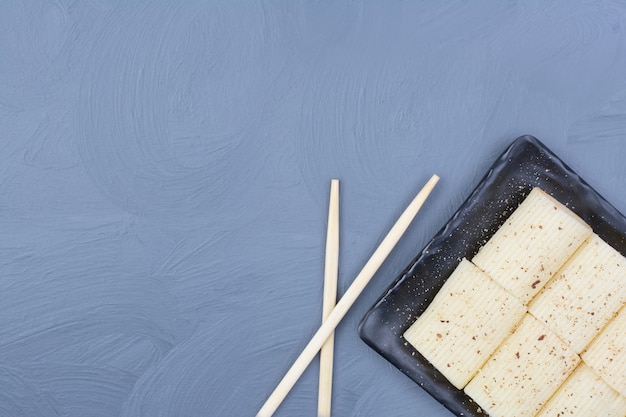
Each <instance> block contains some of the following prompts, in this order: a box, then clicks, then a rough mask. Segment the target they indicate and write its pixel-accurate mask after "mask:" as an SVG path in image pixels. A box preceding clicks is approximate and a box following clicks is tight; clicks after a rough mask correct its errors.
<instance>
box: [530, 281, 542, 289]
mask: <svg viewBox="0 0 626 417" xmlns="http://www.w3.org/2000/svg"><path fill="white" fill-rule="evenodd" d="M540 282H541V280H540V279H538V280H537V281H535V282H533V283H532V285H531V287H533V289H535V288H537V285H539V283H540Z"/></svg>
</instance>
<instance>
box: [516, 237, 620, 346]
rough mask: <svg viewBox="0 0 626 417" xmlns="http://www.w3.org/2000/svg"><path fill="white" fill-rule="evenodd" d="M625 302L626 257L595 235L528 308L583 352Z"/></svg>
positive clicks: (562, 337)
mask: <svg viewBox="0 0 626 417" xmlns="http://www.w3.org/2000/svg"><path fill="white" fill-rule="evenodd" d="M625 302H626V259H625V258H624V257H623V256H622V255H621V254H620V253H619V252H618V251H616V250H615V249H613V248H612V247H611V246H610V245H609V244H608V243H606V242H605V241H603V240H602V239H601V238H600V237H599V236H598V235H596V234H594V235H592V236H591V237H590V238H589V239H588V240H587V241H586V242H585V243H584V244H583V245H582V246H581V247H580V249H579V250H578V251H576V253H574V255H572V257H571V258H570V259H569V260H568V261H567V263H566V264H565V265H564V266H563V267H562V268H561V269H560V270H559V271H558V272H557V274H556V275H555V276H554V277H553V278H552V279H551V280H550V282H548V284H546V286H545V287H544V288H543V289H542V290H541V292H540V293H539V294H538V295H537V296H536V297H535V299H534V300H533V301H532V302H531V304H530V305H529V307H528V309H529V311H530V313H531V314H533V315H534V316H535V317H537V318H538V319H539V320H541V321H543V322H544V323H545V324H546V326H548V327H549V328H550V329H551V330H553V331H554V332H555V333H556V334H557V335H558V336H559V337H560V338H561V339H563V340H565V341H566V342H568V343H569V345H570V347H571V348H572V349H574V351H576V352H577V353H580V352H582V351H583V350H584V349H585V347H586V346H587V345H588V344H589V343H590V342H591V340H593V338H594V337H595V336H596V335H598V333H600V331H601V330H602V328H604V326H605V325H606V323H608V321H609V320H611V318H613V317H614V316H615V314H616V313H617V312H618V311H619V309H620V308H621V306H622V305H623V304H624V303H625Z"/></svg>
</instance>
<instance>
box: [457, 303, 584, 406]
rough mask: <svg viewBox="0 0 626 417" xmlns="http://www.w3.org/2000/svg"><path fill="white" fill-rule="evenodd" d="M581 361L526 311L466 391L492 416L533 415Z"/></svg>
mask: <svg viewBox="0 0 626 417" xmlns="http://www.w3.org/2000/svg"><path fill="white" fill-rule="evenodd" d="M579 363H580V357H579V356H578V355H577V354H576V353H575V352H574V351H572V350H571V349H569V347H568V346H567V345H566V344H565V343H564V342H562V341H561V340H560V339H559V338H558V337H557V336H556V335H555V334H554V333H552V332H551V331H550V330H548V329H547V328H546V327H545V326H544V325H543V324H542V323H541V322H540V321H538V320H537V319H535V318H534V317H532V316H531V315H530V314H526V315H525V316H524V318H523V319H522V321H521V323H520V324H519V326H518V327H517V328H516V329H515V331H514V332H513V333H512V334H511V336H509V337H508V338H507V339H506V340H505V341H504V342H503V343H502V345H501V346H500V347H499V348H498V349H497V350H496V351H495V352H494V354H493V356H492V357H491V358H490V359H489V360H488V361H487V363H486V364H485V365H484V367H483V368H482V369H481V370H480V371H479V372H478V374H477V375H476V376H475V377H474V378H473V379H472V380H471V381H470V382H469V384H467V386H466V387H465V392H466V393H467V394H468V395H469V396H470V397H472V398H473V399H474V401H476V402H477V403H478V405H480V407H482V409H483V410H486V411H487V413H488V414H489V415H490V416H492V417H504V416H509V417H510V416H516V417H527V416H534V415H535V414H536V413H537V412H538V411H539V410H540V409H541V408H542V407H543V406H544V404H545V403H546V402H547V401H548V399H549V398H550V397H551V396H552V394H554V393H555V392H556V390H557V389H558V388H559V386H560V385H561V384H562V383H563V382H564V381H565V379H566V378H567V377H568V375H569V374H571V373H572V372H573V371H574V369H575V368H576V366H577V365H578V364H579Z"/></svg>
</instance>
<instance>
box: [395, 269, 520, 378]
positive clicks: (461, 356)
mask: <svg viewBox="0 0 626 417" xmlns="http://www.w3.org/2000/svg"><path fill="white" fill-rule="evenodd" d="M525 313H526V309H525V307H524V306H523V305H522V304H521V303H520V302H519V301H517V300H516V299H515V298H514V297H513V296H511V295H510V294H509V293H508V292H507V291H505V290H504V289H503V288H502V287H501V286H500V285H498V284H497V283H496V282H495V281H493V280H491V279H490V278H489V276H487V275H486V274H485V273H484V272H482V271H481V270H480V269H478V268H477V267H476V266H475V265H473V264H472V263H471V262H469V261H468V260H466V259H463V260H462V261H461V263H460V264H459V266H458V267H457V268H456V269H455V271H454V272H453V273H452V275H451V276H450V277H449V278H448V280H447V281H446V283H445V284H444V285H443V287H442V288H441V290H440V291H439V292H438V293H437V296H436V297H435V299H434V300H433V302H432V303H431V304H430V305H429V306H428V308H427V309H426V311H425V312H424V314H422V315H421V316H420V318H419V319H418V320H417V321H416V322H415V323H413V325H412V326H411V327H409V329H408V330H407V331H406V332H405V333H404V338H405V339H406V340H407V341H408V342H409V343H410V344H411V345H413V347H415V348H416V349H417V350H418V351H419V352H420V353H421V354H422V355H423V356H424V357H425V358H426V359H427V360H428V361H429V362H430V363H431V364H433V365H434V366H435V367H436V368H437V369H438V370H439V371H440V372H441V373H442V374H443V375H444V376H445V377H446V378H447V379H448V380H449V381H450V383H451V384H452V385H454V386H455V387H457V388H459V389H461V388H463V387H464V386H465V385H466V384H467V382H468V381H469V380H470V379H471V378H472V377H473V376H474V375H475V374H476V372H477V371H478V369H479V368H480V367H481V366H482V364H483V363H484V362H485V361H486V360H487V358H488V357H489V355H490V354H491V353H492V352H493V351H494V350H495V349H496V348H497V347H498V345H500V343H501V342H502V341H503V340H504V339H505V338H506V337H507V336H508V335H509V334H510V333H511V331H512V329H513V327H514V326H515V324H516V323H517V322H519V320H520V319H521V318H522V317H523V316H524V314H525Z"/></svg>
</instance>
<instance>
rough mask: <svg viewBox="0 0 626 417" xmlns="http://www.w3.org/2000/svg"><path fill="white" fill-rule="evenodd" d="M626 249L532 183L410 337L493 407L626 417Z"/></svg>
mask: <svg viewBox="0 0 626 417" xmlns="http://www.w3.org/2000/svg"><path fill="white" fill-rule="evenodd" d="M625 305H626V258H624V257H623V256H622V255H621V254H620V253H619V252H617V251H616V250H615V249H613V248H612V247H611V246H610V245H608V244H607V243H606V242H604V241H603V240H602V239H601V238H600V237H599V236H598V235H596V234H595V233H594V232H593V230H592V229H591V228H590V227H589V226H588V225H587V224H586V223H585V222H584V221H583V220H581V219H580V218H579V217H578V216H577V215H576V214H574V213H573V212H572V211H571V210H569V209H568V208H567V207H565V206H564V205H563V204H561V203H560V202H558V201H557V200H556V199H554V198H553V197H551V196H549V195H548V194H546V193H545V192H543V191H542V190H541V189H539V188H534V189H533V190H532V191H531V192H530V194H529V195H528V196H527V197H526V199H525V200H524V201H523V202H522V204H521V205H520V206H519V207H518V208H517V209H516V210H515V211H514V212H513V214H512V215H511V216H510V217H509V219H508V220H507V221H506V223H505V224H504V225H502V226H501V227H500V228H499V229H498V231H497V232H496V233H495V234H494V235H493V237H492V238H491V239H490V240H489V241H488V242H487V243H486V244H485V245H484V246H483V247H482V248H481V249H480V250H479V251H478V253H477V254H476V256H474V258H473V259H471V260H467V259H463V260H461V261H460V263H459V265H458V267H457V268H456V270H455V271H454V273H452V275H451V276H450V277H449V278H448V280H447V281H446V283H445V284H444V285H443V287H442V288H441V290H440V291H439V292H438V293H437V296H436V297H435V299H434V300H433V302H432V303H431V304H430V305H429V306H428V308H427V309H426V311H425V312H424V314H422V315H421V316H420V317H419V318H418V319H417V320H416V321H415V323H413V324H412V325H411V327H409V329H408V330H407V331H406V332H405V333H404V338H405V339H406V340H407V342H408V343H410V344H411V345H412V346H413V347H414V348H415V349H416V350H417V351H418V352H419V353H420V354H422V355H423V356H424V357H425V358H426V359H427V360H428V361H429V362H430V363H431V364H432V365H433V366H435V367H436V368H437V369H438V370H439V371H440V372H441V374H443V376H445V377H446V378H447V379H448V380H449V381H450V383H451V384H452V385H454V386H455V387H456V388H458V389H463V390H464V391H465V393H466V394H467V395H468V396H470V397H471V398H472V399H473V400H474V401H475V402H476V403H477V404H478V406H479V407H480V408H481V409H482V410H483V411H485V412H486V413H488V414H489V415H491V416H494V417H500V416H501V417H510V416H516V417H525V416H585V417H588V416H604V417H624V416H626V307H624V306H625Z"/></svg>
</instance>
